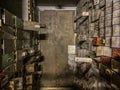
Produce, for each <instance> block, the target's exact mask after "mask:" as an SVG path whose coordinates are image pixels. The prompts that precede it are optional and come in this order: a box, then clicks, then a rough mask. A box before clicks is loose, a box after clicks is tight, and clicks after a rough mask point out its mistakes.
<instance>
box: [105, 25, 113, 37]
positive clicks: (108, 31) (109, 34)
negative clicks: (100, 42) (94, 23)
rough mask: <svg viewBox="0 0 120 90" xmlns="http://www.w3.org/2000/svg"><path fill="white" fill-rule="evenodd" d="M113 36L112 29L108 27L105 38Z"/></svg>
mask: <svg viewBox="0 0 120 90" xmlns="http://www.w3.org/2000/svg"><path fill="white" fill-rule="evenodd" d="M111 34H112V27H111V26H109V27H106V28H105V36H107V37H110V36H111Z"/></svg>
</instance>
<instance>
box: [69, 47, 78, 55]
mask: <svg viewBox="0 0 120 90" xmlns="http://www.w3.org/2000/svg"><path fill="white" fill-rule="evenodd" d="M75 53H76V47H75V45H68V54H75Z"/></svg>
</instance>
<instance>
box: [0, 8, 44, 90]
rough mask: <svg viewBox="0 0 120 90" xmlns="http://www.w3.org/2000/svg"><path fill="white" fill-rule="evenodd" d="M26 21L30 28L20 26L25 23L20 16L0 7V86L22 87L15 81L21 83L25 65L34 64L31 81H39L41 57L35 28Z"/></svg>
mask: <svg viewBox="0 0 120 90" xmlns="http://www.w3.org/2000/svg"><path fill="white" fill-rule="evenodd" d="M29 23H32V22H29ZM35 24H39V23H37V22H36V23H35ZM35 24H34V25H35ZM28 25H29V26H33V28H31V29H30V28H24V27H26V25H25V24H24V21H23V20H22V19H20V18H18V17H17V16H15V15H13V14H12V13H10V12H9V11H7V10H5V9H3V8H0V49H1V50H0V59H1V60H0V90H2V89H6V88H8V87H9V86H12V87H13V88H14V89H16V90H17V89H18V88H20V90H23V89H24V90H26V88H24V85H19V84H18V85H17V83H16V82H19V83H20V84H21V83H22V82H23V83H25V81H24V80H25V79H24V78H25V77H27V75H30V74H31V73H26V67H27V66H30V67H31V68H34V72H32V73H33V75H34V76H35V77H34V84H38V83H40V82H39V81H40V78H41V74H42V71H41V62H42V60H41V59H40V58H41V57H40V55H41V52H40V51H39V50H38V29H36V28H34V25H30V24H28ZM29 29H30V30H29ZM38 51H39V52H38ZM32 53H33V54H32ZM28 57H32V59H31V58H28ZM26 59H30V60H27V61H26ZM32 63H33V64H34V66H33V65H32ZM28 69H30V68H28ZM24 70H25V71H24ZM23 71H24V72H23ZM31 75H32V74H31ZM36 77H37V79H36ZM38 77H39V78H38ZM28 82H29V81H28ZM16 85H17V86H16ZM9 88H10V87H9ZM35 90H37V89H35Z"/></svg>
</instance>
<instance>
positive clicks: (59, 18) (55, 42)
mask: <svg viewBox="0 0 120 90" xmlns="http://www.w3.org/2000/svg"><path fill="white" fill-rule="evenodd" d="M73 19H74V11H72V10H71V11H70V10H61V11H59V10H58V11H57V10H45V11H41V12H40V22H41V23H44V24H46V25H47V29H46V32H47V34H48V37H47V40H42V41H41V52H42V53H43V55H44V57H45V62H44V63H43V78H42V86H69V85H71V84H72V77H71V74H70V72H69V69H68V64H67V57H68V54H67V46H68V45H71V44H72V45H73V44H74V33H73Z"/></svg>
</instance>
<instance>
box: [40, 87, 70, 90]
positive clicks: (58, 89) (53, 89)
mask: <svg viewBox="0 0 120 90" xmlns="http://www.w3.org/2000/svg"><path fill="white" fill-rule="evenodd" d="M40 90H72V88H65V87H43V88H41V89H40Z"/></svg>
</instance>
